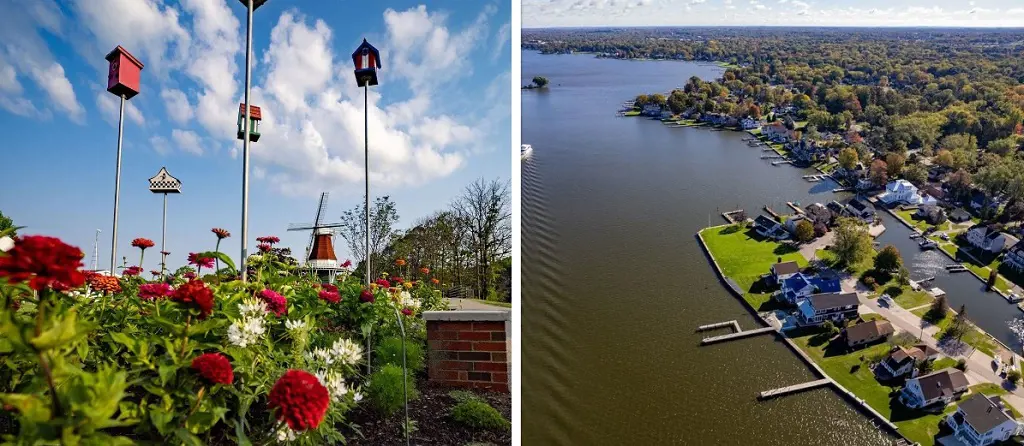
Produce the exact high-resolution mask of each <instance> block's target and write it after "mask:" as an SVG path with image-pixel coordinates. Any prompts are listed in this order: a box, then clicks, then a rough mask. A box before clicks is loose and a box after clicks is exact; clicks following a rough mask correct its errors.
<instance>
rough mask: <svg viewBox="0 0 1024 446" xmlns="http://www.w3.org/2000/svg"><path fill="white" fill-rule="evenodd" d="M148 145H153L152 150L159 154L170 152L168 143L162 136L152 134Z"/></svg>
mask: <svg viewBox="0 0 1024 446" xmlns="http://www.w3.org/2000/svg"><path fill="white" fill-rule="evenodd" d="M149 145H151V146H153V150H154V151H156V153H159V154H161V155H166V154H168V153H171V146H170V144H168V142H167V139H166V138H164V137H162V136H158V135H154V136H152V137H150V138H149Z"/></svg>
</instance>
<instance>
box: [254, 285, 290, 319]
mask: <svg viewBox="0 0 1024 446" xmlns="http://www.w3.org/2000/svg"><path fill="white" fill-rule="evenodd" d="M258 296H259V297H260V299H262V300H263V301H264V302H266V303H267V311H270V312H273V313H274V315H275V316H278V317H280V316H281V315H282V314H285V313H286V312H288V299H285V297H284V296H282V295H280V294H278V293H277V292H275V291H274V290H263V291H260V292H259V294H258Z"/></svg>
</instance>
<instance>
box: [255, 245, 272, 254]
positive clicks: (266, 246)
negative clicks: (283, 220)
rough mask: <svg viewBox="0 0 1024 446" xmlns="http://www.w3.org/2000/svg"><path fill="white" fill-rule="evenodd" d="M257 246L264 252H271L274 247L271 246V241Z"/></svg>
mask: <svg viewBox="0 0 1024 446" xmlns="http://www.w3.org/2000/svg"><path fill="white" fill-rule="evenodd" d="M256 247H257V248H259V249H260V252H264V253H266V252H270V250H271V249H273V247H272V246H270V243H260V244H258V245H256Z"/></svg>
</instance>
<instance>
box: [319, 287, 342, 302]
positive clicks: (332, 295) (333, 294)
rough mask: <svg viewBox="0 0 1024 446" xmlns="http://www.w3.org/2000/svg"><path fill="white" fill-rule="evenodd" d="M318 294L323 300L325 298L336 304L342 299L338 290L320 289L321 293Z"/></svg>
mask: <svg viewBox="0 0 1024 446" xmlns="http://www.w3.org/2000/svg"><path fill="white" fill-rule="evenodd" d="M317 296H318V297H319V298H320V299H321V300H325V301H327V302H330V303H332V304H336V303H338V302H339V301H341V295H339V294H338V292H337V291H327V290H323V291H320V293H319V294H318V295H317Z"/></svg>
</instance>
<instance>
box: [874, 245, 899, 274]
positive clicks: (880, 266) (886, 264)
mask: <svg viewBox="0 0 1024 446" xmlns="http://www.w3.org/2000/svg"><path fill="white" fill-rule="evenodd" d="M902 267H903V257H901V256H900V250H899V249H896V247H895V246H893V245H889V246H886V247H885V248H882V250H881V251H879V252H878V255H877V256H875V269H876V270H878V271H881V272H885V273H893V272H896V271H899V269H900V268H902Z"/></svg>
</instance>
